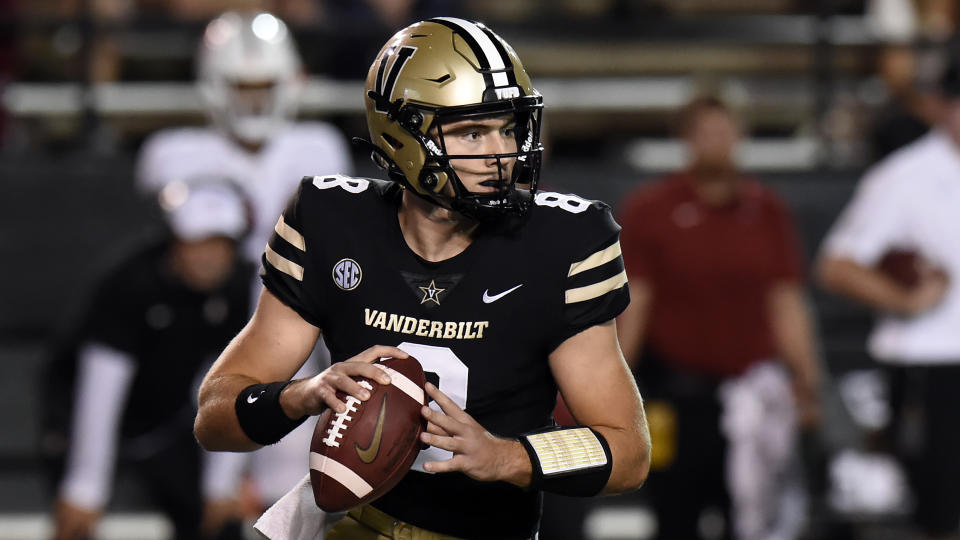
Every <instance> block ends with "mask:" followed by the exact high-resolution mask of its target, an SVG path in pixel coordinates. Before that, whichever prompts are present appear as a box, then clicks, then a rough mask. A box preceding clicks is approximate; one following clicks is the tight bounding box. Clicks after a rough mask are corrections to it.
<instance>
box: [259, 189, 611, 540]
mask: <svg viewBox="0 0 960 540" xmlns="http://www.w3.org/2000/svg"><path fill="white" fill-rule="evenodd" d="M402 191H403V190H402V188H401V187H400V186H399V185H397V184H395V183H392V182H385V181H380V180H370V179H361V178H348V177H343V176H329V177H308V178H304V180H303V181H302V182H301V185H300V189H299V191H298V192H297V194H296V195H295V196H294V198H293V199H292V201H291V202H290V204H289V206H288V207H287V209H286V211H285V212H284V213H283V215H282V216H281V218H280V220H279V221H278V223H277V226H276V228H275V231H276V232H275V234H274V235H273V237H272V238H271V240H270V242H269V244H268V245H267V248H266V251H265V253H264V256H263V271H262V277H263V281H264V284H265V286H266V287H267V288H268V289H269V290H270V291H271V292H272V293H273V294H274V295H276V296H277V297H278V298H279V299H280V300H281V301H282V302H284V303H285V304H287V305H288V306H290V307H291V308H293V309H294V310H296V311H297V312H298V313H299V314H300V315H301V316H302V317H303V318H304V319H305V320H306V321H308V322H310V323H312V324H314V325H316V326H318V327H319V328H321V329H322V330H323V332H324V337H325V340H326V343H327V346H328V347H329V348H330V353H331V356H332V359H333V361H335V362H336V361H342V360H346V359H348V358H350V357H351V356H354V355H356V354H358V353H360V352H362V351H363V350H364V349H367V348H368V347H370V346H372V345H378V344H380V345H394V346H398V347H400V348H401V349H403V350H405V351H407V352H408V353H410V354H411V355H413V356H414V357H416V358H417V359H418V360H419V361H420V363H421V364H422V365H423V368H424V371H426V372H427V378H428V380H433V382H435V383H436V384H437V386H439V388H440V389H441V390H442V391H443V392H444V393H445V394H447V395H448V396H450V398H451V399H452V400H453V401H455V402H457V403H458V404H459V405H460V406H461V407H463V408H464V409H465V410H466V412H468V413H469V414H470V415H472V416H473V417H474V418H475V419H476V420H477V421H478V422H479V423H480V424H482V425H483V426H484V427H485V428H486V429H487V430H489V431H490V432H491V433H493V434H495V435H500V436H503V437H515V436H518V435H520V434H523V433H526V432H530V431H533V430H536V429H538V428H542V427H544V426H548V425H550V424H551V422H552V419H551V413H552V410H553V408H554V406H555V402H556V395H557V386H556V383H555V382H554V380H553V377H552V375H551V372H550V366H549V363H548V355H549V354H550V353H551V352H552V351H553V350H554V349H555V348H556V347H557V346H558V345H560V344H561V343H562V342H563V341H564V340H566V339H567V338H569V337H570V336H573V335H574V334H576V333H578V332H580V331H581V330H584V329H586V328H588V327H590V326H593V325H596V324H599V323H603V322H606V321H609V320H611V319H613V318H614V317H615V316H617V315H618V314H619V313H620V312H621V311H623V309H624V308H625V307H626V305H627V303H628V302H629V294H628V289H627V287H626V283H627V280H626V274H625V272H624V268H623V261H622V259H621V256H620V244H619V231H620V227H619V226H618V225H617V224H616V222H615V221H614V219H613V217H612V215H611V212H610V209H609V207H607V206H606V205H604V204H602V203H599V202H594V201H588V200H585V199H582V198H579V197H576V196H573V195H563V194H557V193H539V194H538V195H537V197H536V202H537V204H536V205H535V207H534V208H533V210H532V211H531V212H530V213H529V214H528V216H527V217H526V218H524V221H523V223H522V224H521V225H520V226H518V227H514V228H512V229H510V230H507V231H494V230H484V229H480V230H478V231H477V234H476V235H475V237H474V240H473V242H472V243H471V244H470V245H469V247H467V249H466V250H464V251H463V252H462V253H460V254H459V255H457V256H455V257H452V258H450V259H447V260H445V261H441V262H430V261H427V260H424V259H422V258H421V257H419V256H417V254H416V253H414V252H413V251H412V250H411V249H410V248H409V247H408V246H407V244H406V241H405V240H404V238H403V234H402V232H401V229H400V225H399V221H398V217H397V212H398V209H399V205H400V201H401V196H402ZM432 406H433V407H434V408H438V406H437V405H436V404H432ZM450 457H452V456H451V454H450V452H447V451H445V450H441V449H438V448H428V449H426V450H424V451H422V452H421V454H420V456H419V457H418V459H417V461H416V462H415V463H414V466H413V468H412V469H411V471H410V472H409V473H408V474H407V475H406V477H405V478H404V479H403V480H402V481H401V482H400V484H398V485H397V487H396V488H394V489H393V490H392V491H391V492H389V493H388V494H387V495H385V496H384V497H382V498H380V499H378V500H377V501H375V502H374V503H373V505H374V506H375V507H377V508H379V509H380V510H382V511H384V512H386V513H387V514H390V515H391V516H394V517H396V518H398V519H401V520H403V521H406V522H408V523H411V524H413V525H416V526H418V527H422V528H424V529H428V530H432V531H436V532H440V533H444V534H448V535H453V536H459V537H465V538H530V537H531V536H533V534H534V533H535V532H536V529H537V523H538V519H539V508H540V501H539V494H538V493H535V492H529V491H525V490H523V489H520V488H517V487H515V486H513V485H510V484H508V483H505V482H477V481H474V480H471V479H470V478H469V477H467V476H466V475H464V474H461V473H448V474H429V473H426V472H423V468H422V464H423V463H424V462H425V461H436V460H444V459H449V458H450Z"/></svg>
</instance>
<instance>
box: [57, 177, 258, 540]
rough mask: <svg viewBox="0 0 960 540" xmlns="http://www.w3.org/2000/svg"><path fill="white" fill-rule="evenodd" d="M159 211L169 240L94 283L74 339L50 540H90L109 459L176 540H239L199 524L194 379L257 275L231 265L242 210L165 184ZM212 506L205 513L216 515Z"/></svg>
mask: <svg viewBox="0 0 960 540" xmlns="http://www.w3.org/2000/svg"><path fill="white" fill-rule="evenodd" d="M160 203H161V205H162V207H163V209H164V211H165V217H166V221H167V223H168V224H169V228H170V231H171V232H172V236H170V237H168V238H166V239H164V240H163V241H161V242H157V243H152V244H149V245H146V246H144V247H143V248H142V249H140V250H138V251H136V252H135V253H132V254H130V255H128V256H126V257H125V258H124V259H123V260H121V261H120V262H119V263H118V264H117V265H116V266H115V267H113V268H112V269H111V270H110V271H109V272H107V273H106V275H104V276H103V279H102V281H101V283H100V286H99V288H98V290H97V292H96V294H95V295H94V299H93V302H92V304H91V305H90V307H89V309H88V311H87V315H86V317H85V319H84V327H83V329H82V331H81V332H80V335H79V340H78V346H77V377H76V381H77V382H76V389H75V397H74V408H73V422H72V430H71V431H72V437H71V444H70V450H69V455H68V458H67V464H66V471H65V474H64V477H63V480H62V482H61V484H60V489H59V499H58V502H57V506H56V515H55V522H56V531H55V538H56V540H82V539H86V538H90V537H92V535H93V531H94V528H95V526H96V524H97V522H98V521H99V519H100V518H101V517H102V515H103V514H104V512H105V509H106V507H107V503H108V501H109V498H110V491H111V486H112V484H113V471H114V468H115V462H116V461H117V460H118V459H122V460H124V461H125V462H128V463H130V464H132V465H133V468H134V469H135V471H136V473H137V476H138V479H139V480H140V483H141V484H142V486H143V487H144V491H145V492H146V493H147V495H148V496H149V497H150V499H151V501H152V502H153V503H154V504H155V505H156V506H157V507H158V508H159V509H160V510H161V511H162V512H163V513H164V514H165V515H166V516H167V517H168V518H169V519H170V521H171V522H172V524H173V529H174V535H175V538H177V539H193V538H197V539H199V538H220V539H227V538H240V534H239V528H237V525H236V523H234V524H233V525H229V524H226V523H225V522H224V519H225V518H227V515H221V516H214V515H212V514H210V515H208V516H203V515H202V514H201V512H202V511H204V504H203V497H202V496H201V477H202V475H204V474H206V476H207V477H208V478H209V473H211V472H212V471H211V470H210V469H209V467H206V466H203V465H202V464H201V450H200V449H199V447H198V446H197V444H196V441H195V440H194V438H193V436H192V425H193V415H194V414H195V412H194V411H195V409H196V390H197V387H198V384H199V377H200V376H201V375H202V374H203V372H204V371H205V370H206V368H207V367H208V366H209V364H210V363H211V362H212V361H213V359H214V358H216V356H217V355H218V354H219V352H220V351H221V350H222V349H223V347H225V346H226V344H227V343H228V342H229V341H230V339H231V338H232V337H233V335H234V334H235V332H237V331H238V330H239V329H240V328H242V327H243V325H244V323H245V322H246V320H247V317H248V314H249V309H250V286H249V284H250V279H251V278H252V277H253V276H254V275H255V272H254V269H253V265H251V264H250V263H249V262H247V261H246V260H245V259H243V258H242V257H241V256H240V253H239V248H240V245H241V244H242V241H243V238H244V236H245V235H246V233H247V231H248V229H249V222H248V219H247V205H246V203H245V201H244V199H243V197H242V195H240V194H239V193H238V192H237V191H236V190H235V189H234V188H233V187H232V186H231V185H229V184H224V183H211V182H208V183H204V184H196V185H189V184H185V183H175V184H170V185H169V186H167V188H165V189H164V191H163V192H162V198H161V201H160ZM214 467H216V465H214ZM213 472H215V471H213ZM209 502H210V506H209V507H208V508H207V510H208V511H209V512H212V513H217V512H216V510H217V509H218V507H222V506H223V502H222V501H213V500H211V501H209ZM203 518H207V519H208V520H209V521H208V522H207V523H205V524H204V525H206V530H203V531H201V523H202V519H203ZM237 519H238V515H236V514H234V515H233V521H234V522H236V521H237ZM227 521H229V520H227ZM231 527H232V528H231Z"/></svg>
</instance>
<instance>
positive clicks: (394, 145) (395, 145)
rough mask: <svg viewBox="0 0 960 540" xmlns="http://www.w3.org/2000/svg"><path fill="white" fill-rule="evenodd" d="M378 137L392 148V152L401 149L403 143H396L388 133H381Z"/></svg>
mask: <svg viewBox="0 0 960 540" xmlns="http://www.w3.org/2000/svg"><path fill="white" fill-rule="evenodd" d="M380 137H382V138H383V141H384V142H385V143H387V144H389V145H390V148H393V149H394V150H400V149H401V148H403V143H402V142H400V141H398V140H397V139H396V138H394V137H392V136H391V135H390V134H388V133H381V134H380Z"/></svg>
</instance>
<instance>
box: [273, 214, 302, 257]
mask: <svg viewBox="0 0 960 540" xmlns="http://www.w3.org/2000/svg"><path fill="white" fill-rule="evenodd" d="M273 230H275V231H277V234H279V235H280V238H283V239H284V240H286V241H287V242H290V245H291V246H293V247H295V248H297V249H299V250H300V251H307V244H306V243H305V242H304V241H303V235H302V234H300V233H298V232H297V231H296V230H294V228H293V227H291V226H289V225H287V222H286V221H284V220H283V216H280V219H279V220H277V225H276V226H275V227H274V228H273Z"/></svg>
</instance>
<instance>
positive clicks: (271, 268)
mask: <svg viewBox="0 0 960 540" xmlns="http://www.w3.org/2000/svg"><path fill="white" fill-rule="evenodd" d="M310 189H312V183H310V182H309V181H308V179H304V181H302V182H301V183H300V188H299V189H298V190H297V192H296V194H294V196H293V198H292V199H291V200H290V202H289V204H288V205H287V208H286V210H284V211H283V214H282V215H281V216H280V219H279V220H277V224H276V226H275V227H274V232H273V235H272V236H271V237H270V241H269V242H268V243H267V246H266V248H265V250H264V253H263V257H262V263H263V265H262V269H261V271H260V277H261V279H262V280H263V285H264V286H265V287H266V288H267V289H268V290H269V291H270V292H271V293H273V294H274V295H275V296H276V297H277V298H279V299H280V301H281V302H283V303H284V304H286V305H287V306H289V307H290V308H291V309H293V310H294V311H296V312H297V313H299V314H300V316H301V317H303V319H304V320H305V321H307V322H309V323H310V324H312V325H314V326H316V327H318V328H319V327H321V326H322V325H321V322H320V321H321V320H322V316H321V313H320V311H319V308H320V307H321V305H322V301H321V299H320V298H319V296H320V294H321V292H322V291H321V290H320V289H319V286H318V285H319V278H320V276H319V275H317V270H316V267H315V266H314V265H312V264H311V259H314V258H316V257H317V255H318V254H319V252H320V251H321V250H322V248H323V245H322V243H321V242H320V239H321V237H320V235H318V234H310V232H311V231H309V230H308V229H307V227H306V223H305V221H306V220H305V219H304V216H305V215H306V214H307V211H306V210H305V209H304V203H305V198H306V196H307V193H306V191H307V190H310Z"/></svg>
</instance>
